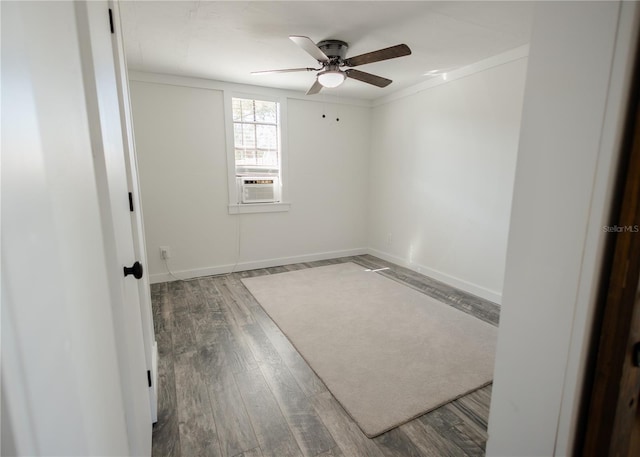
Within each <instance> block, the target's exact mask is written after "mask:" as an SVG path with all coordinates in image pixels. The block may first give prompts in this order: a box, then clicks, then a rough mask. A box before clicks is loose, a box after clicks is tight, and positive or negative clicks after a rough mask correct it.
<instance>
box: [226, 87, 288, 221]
mask: <svg viewBox="0 0 640 457" xmlns="http://www.w3.org/2000/svg"><path fill="white" fill-rule="evenodd" d="M234 98H244V99H250V100H260V101H267V102H276V103H278V104H279V127H280V157H279V163H280V201H279V202H275V203H240V198H239V197H240V196H239V195H238V188H237V185H236V157H235V136H234V128H233V102H232V100H233V99H234ZM224 111H225V112H224V118H225V136H226V148H227V187H228V195H229V206H228V209H229V214H244V213H273V212H281V211H289V208H290V206H291V204H290V203H289V202H288V192H287V190H288V189H287V187H288V186H287V174H288V147H287V146H288V145H287V140H288V134H287V98H286V97H282V96H273V95H264V94H257V93H244V92H236V91H230V90H225V91H224Z"/></svg>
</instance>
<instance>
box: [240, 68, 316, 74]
mask: <svg viewBox="0 0 640 457" xmlns="http://www.w3.org/2000/svg"><path fill="white" fill-rule="evenodd" d="M318 70H322V68H309V67H306V68H285V69H284V70H264V71H252V72H251V74H252V75H267V74H269V73H291V72H294V71H318Z"/></svg>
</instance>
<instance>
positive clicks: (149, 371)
mask: <svg viewBox="0 0 640 457" xmlns="http://www.w3.org/2000/svg"><path fill="white" fill-rule="evenodd" d="M147 382H148V383H149V387H151V370H147Z"/></svg>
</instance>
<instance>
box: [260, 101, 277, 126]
mask: <svg viewBox="0 0 640 457" xmlns="http://www.w3.org/2000/svg"><path fill="white" fill-rule="evenodd" d="M277 105H278V104H277V103H276V102H266V101H263V100H256V101H255V106H256V122H268V123H270V124H275V123H276V122H277V121H278V117H277V114H276V113H277Z"/></svg>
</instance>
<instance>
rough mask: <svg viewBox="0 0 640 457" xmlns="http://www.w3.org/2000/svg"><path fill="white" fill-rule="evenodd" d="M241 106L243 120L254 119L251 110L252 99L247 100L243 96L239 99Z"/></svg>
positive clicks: (250, 120)
mask: <svg viewBox="0 0 640 457" xmlns="http://www.w3.org/2000/svg"><path fill="white" fill-rule="evenodd" d="M240 104H241V106H242V120H243V121H245V122H254V121H255V120H256V118H255V116H254V110H253V100H247V99H245V98H242V99H240Z"/></svg>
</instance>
